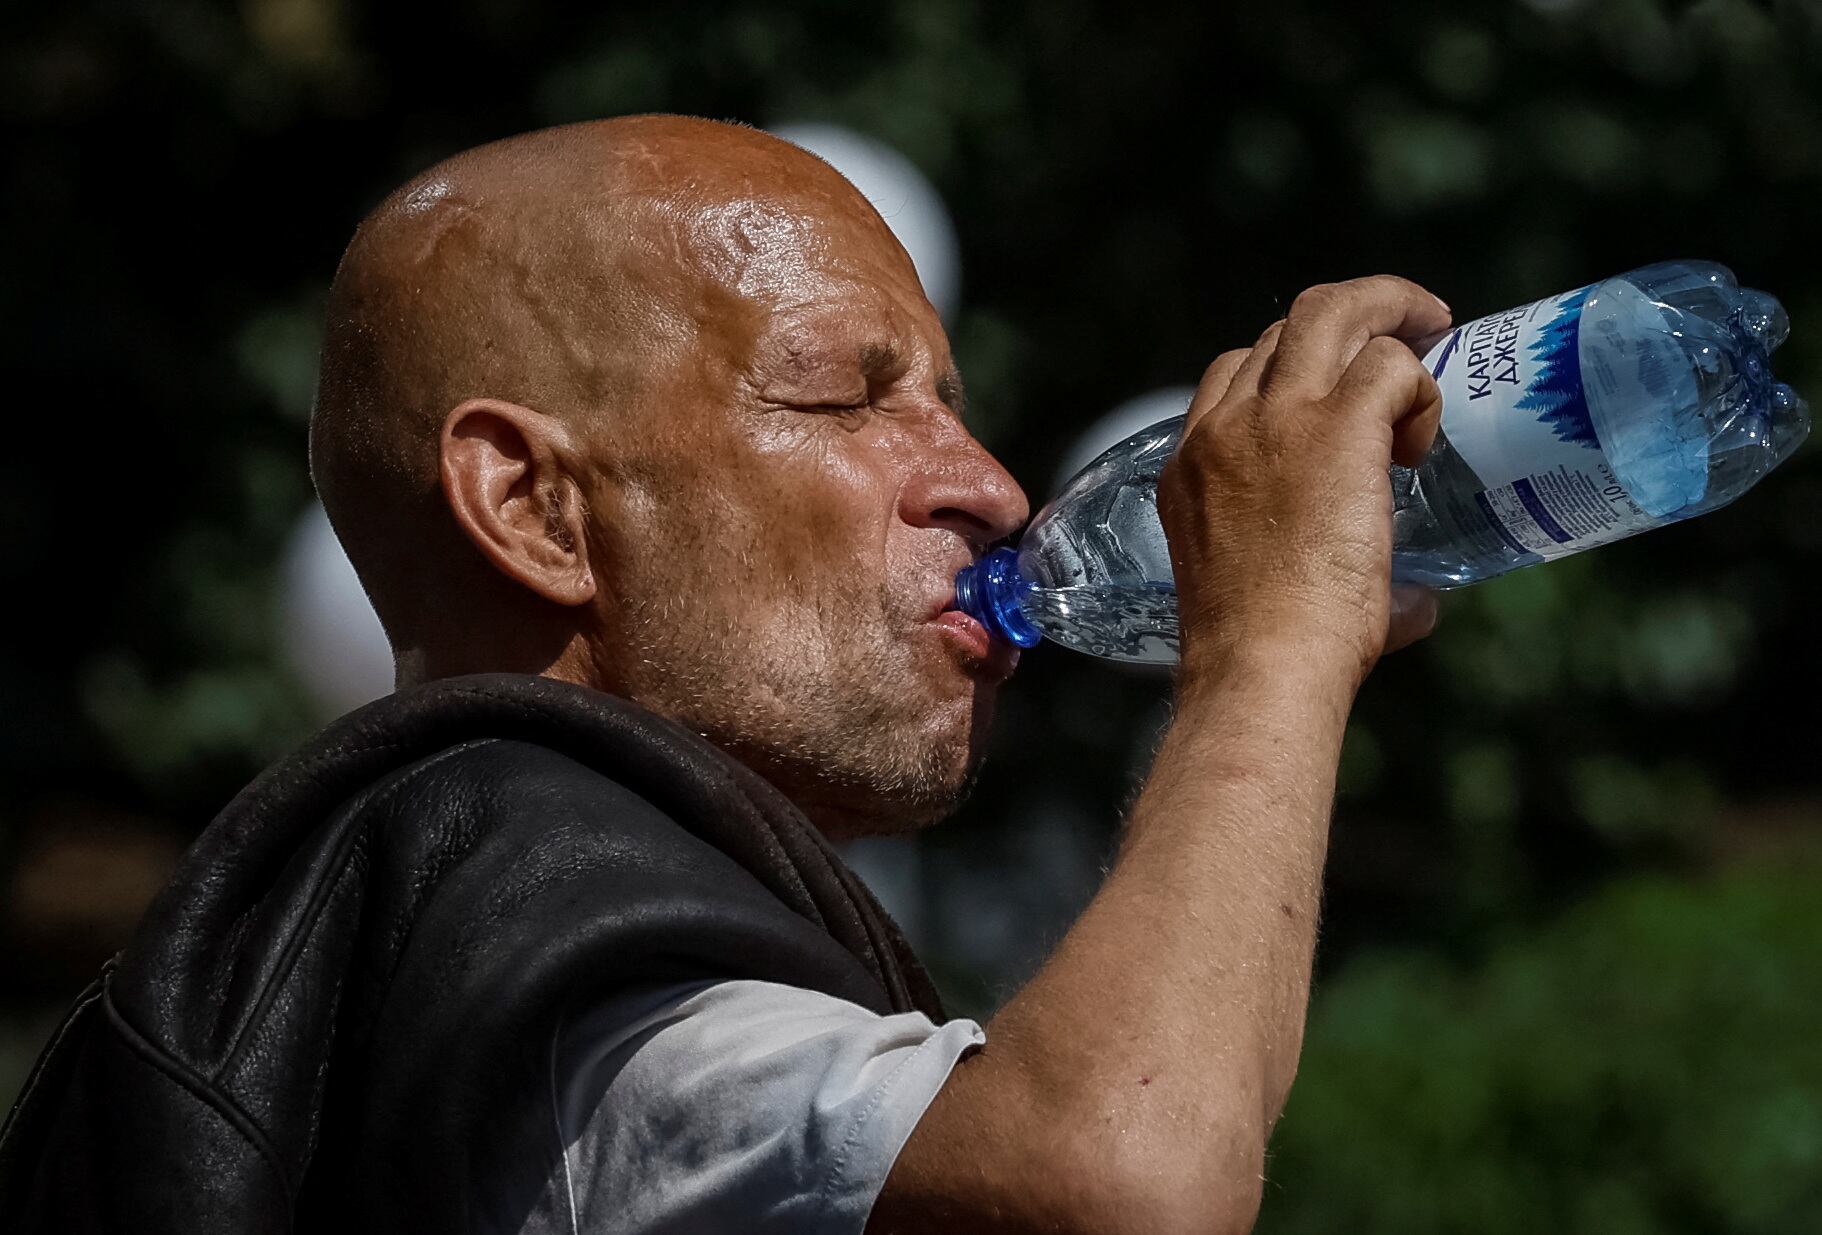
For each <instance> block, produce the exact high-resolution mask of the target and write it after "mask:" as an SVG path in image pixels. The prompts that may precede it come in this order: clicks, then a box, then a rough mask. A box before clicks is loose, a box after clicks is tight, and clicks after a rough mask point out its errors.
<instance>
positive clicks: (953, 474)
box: [899, 440, 1031, 550]
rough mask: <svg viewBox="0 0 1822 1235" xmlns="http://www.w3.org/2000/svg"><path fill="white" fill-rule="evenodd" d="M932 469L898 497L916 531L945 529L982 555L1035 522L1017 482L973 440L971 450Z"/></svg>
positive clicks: (938, 462)
mask: <svg viewBox="0 0 1822 1235" xmlns="http://www.w3.org/2000/svg"><path fill="white" fill-rule="evenodd" d="M931 463H932V464H933V466H930V467H927V468H924V469H922V470H920V471H919V472H918V473H917V474H916V475H914V476H913V477H912V478H911V479H910V481H909V482H907V483H906V485H905V487H904V489H903V490H901V491H900V494H899V517H900V518H902V519H903V520H904V521H905V522H906V523H909V524H911V525H912V526H913V527H940V528H946V529H948V530H949V531H952V532H955V533H956V534H957V535H959V536H961V537H962V538H963V539H965V540H966V541H968V542H969V543H970V544H971V545H973V546H974V547H975V548H976V549H977V550H978V549H984V548H985V547H987V546H988V545H990V544H992V543H993V542H995V541H997V540H1004V539H1005V538H1006V537H1008V536H1010V535H1012V533H1014V532H1016V531H1018V529H1019V528H1020V527H1022V526H1024V523H1025V520H1027V519H1029V518H1030V517H1031V505H1030V503H1029V502H1027V501H1026V500H1025V491H1024V490H1023V489H1021V488H1019V482H1018V481H1016V480H1014V479H1013V478H1012V476H1011V474H1010V473H1009V472H1007V471H1006V469H1005V468H1003V467H1001V466H1000V463H999V460H998V459H995V458H994V457H993V456H992V455H990V454H988V453H987V450H986V448H985V447H984V446H982V445H981V444H980V443H978V442H974V441H972V440H971V441H970V442H969V448H968V449H966V450H964V451H961V452H959V453H955V454H950V453H945V455H944V457H943V458H942V459H941V460H931Z"/></svg>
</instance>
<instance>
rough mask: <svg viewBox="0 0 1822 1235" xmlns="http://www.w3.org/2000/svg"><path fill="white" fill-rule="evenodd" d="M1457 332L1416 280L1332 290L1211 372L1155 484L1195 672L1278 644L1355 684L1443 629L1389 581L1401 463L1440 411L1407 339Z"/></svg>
mask: <svg viewBox="0 0 1822 1235" xmlns="http://www.w3.org/2000/svg"><path fill="white" fill-rule="evenodd" d="M1448 324H1449V310H1448V306H1447V305H1445V304H1443V303H1442V301H1440V300H1438V299H1437V298H1436V297H1435V296H1433V295H1431V294H1430V293H1429V292H1426V291H1425V290H1423V289H1422V288H1421V287H1419V286H1417V285H1416V284H1415V283H1412V282H1410V281H1408V280H1405V279H1400V278H1395V277H1393V276H1391V275H1379V276H1376V277H1374V278H1368V279H1354V280H1351V281H1349V282H1346V283H1330V284H1323V285H1320V286H1317V287H1312V288H1310V289H1309V290H1308V291H1306V292H1304V293H1303V294H1302V295H1300V296H1298V297H1297V299H1296V300H1295V301H1294V302H1292V304H1291V310H1290V313H1289V314H1287V315H1286V316H1285V318H1284V320H1283V321H1280V322H1277V323H1275V324H1273V325H1272V326H1271V327H1270V328H1269V329H1267V330H1266V332H1265V333H1264V334H1263V335H1261V336H1260V338H1259V341H1258V342H1257V343H1255V344H1254V345H1253V346H1252V347H1251V348H1249V349H1243V350H1240V351H1232V352H1228V353H1226V354H1225V355H1223V356H1221V357H1220V358H1219V359H1217V360H1216V361H1215V362H1214V364H1212V365H1210V366H1209V369H1208V371H1207V373H1205V374H1204V375H1203V378H1202V383H1201V386H1200V387H1199V388H1198V389H1197V391H1196V397H1195V399H1194V400H1193V401H1192V402H1191V403H1190V406H1189V415H1188V422H1187V424H1186V425H1185V428H1184V433H1183V440H1182V443H1181V444H1180V445H1179V446H1178V448H1177V453H1176V455H1175V457H1174V458H1172V459H1171V461H1170V462H1169V463H1168V464H1167V465H1166V466H1165V468H1164V472H1163V474H1162V476H1161V477H1160V478H1159V483H1158V513H1159V516H1160V518H1161V519H1162V521H1163V524H1164V531H1165V535H1166V537H1167V538H1168V539H1169V541H1170V547H1171V565H1172V567H1173V569H1174V571H1175V574H1176V583H1177V597H1178V607H1179V611H1180V613H1181V620H1182V629H1183V663H1184V669H1185V672H1186V673H1188V674H1194V673H1198V672H1200V671H1202V670H1204V669H1207V670H1213V669H1214V668H1216V667H1217V666H1219V665H1222V664H1224V663H1226V662H1227V661H1228V660H1229V659H1231V657H1232V655H1233V654H1234V653H1235V651H1236V650H1237V649H1240V648H1259V647H1265V648H1272V649H1282V650H1283V651H1284V653H1285V654H1286V655H1292V656H1298V657H1312V656H1313V657H1316V658H1317V659H1319V660H1322V661H1324V662H1325V663H1326V662H1332V663H1334V664H1336V665H1337V667H1338V668H1339V669H1340V670H1341V671H1342V672H1346V673H1351V674H1353V675H1354V676H1353V682H1354V684H1355V685H1358V684H1359V682H1360V680H1361V679H1363V678H1364V677H1365V676H1366V674H1367V673H1368V672H1369V671H1370V670H1371V669H1372V667H1373V664H1374V662H1375V661H1376V660H1377V659H1378V658H1379V656H1380V655H1381V654H1382V653H1383V652H1385V651H1390V650H1393V649H1395V648H1398V647H1401V646H1403V645H1404V644H1406V643H1410V642H1412V641H1413V640H1415V639H1418V638H1421V637H1422V636H1423V635H1425V634H1427V633H1428V632H1429V630H1430V628H1431V627H1432V626H1433V625H1434V624H1435V620H1436V599H1435V594H1434V593H1431V592H1428V591H1426V590H1423V589H1417V588H1399V589H1395V590H1396V592H1397V593H1398V594H1397V595H1396V596H1394V595H1393V592H1394V589H1392V588H1391V587H1390V586H1389V581H1390V578H1391V558H1392V494H1391V486H1390V482H1389V480H1388V478H1387V469H1388V467H1389V466H1390V465H1391V464H1392V463H1393V462H1394V461H1396V462H1398V463H1400V464H1403V465H1404V466H1407V467H1415V466H1416V465H1417V464H1418V463H1419V462H1420V461H1421V460H1422V459H1423V456H1424V454H1425V453H1426V452H1427V451H1428V450H1429V448H1430V442H1431V440H1432V439H1433V438H1434V437H1435V435H1436V426H1437V423H1438V421H1439V419H1440V416H1441V412H1442V395H1441V392H1440V391H1438V389H1437V387H1436V382H1435V379H1434V378H1432V377H1431V376H1430V374H1429V372H1428V371H1427V370H1426V369H1425V368H1424V366H1423V363H1422V361H1420V360H1419V359H1418V358H1417V356H1416V354H1415V353H1414V352H1413V351H1412V350H1411V347H1410V345H1409V343H1408V342H1406V341H1407V340H1415V339H1419V338H1422V337H1424V336H1426V335H1434V334H1435V333H1436V332H1437V331H1439V330H1442V329H1444V328H1445V327H1447V326H1448Z"/></svg>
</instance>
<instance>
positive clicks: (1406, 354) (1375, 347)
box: [1360, 334, 1423, 371]
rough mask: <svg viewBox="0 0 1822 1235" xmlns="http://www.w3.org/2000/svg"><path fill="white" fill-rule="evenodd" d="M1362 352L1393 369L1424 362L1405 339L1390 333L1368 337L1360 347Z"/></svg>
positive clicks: (1378, 363)
mask: <svg viewBox="0 0 1822 1235" xmlns="http://www.w3.org/2000/svg"><path fill="white" fill-rule="evenodd" d="M1360 354H1361V355H1362V356H1364V357H1366V358H1367V359H1369V360H1371V361H1372V362H1373V364H1374V365H1376V366H1380V367H1383V368H1386V369H1389V370H1392V371H1396V370H1398V369H1400V368H1408V367H1409V366H1410V365H1419V366H1421V365H1422V363H1423V362H1422V361H1420V360H1418V359H1417V353H1415V352H1413V351H1412V350H1411V349H1410V347H1409V345H1407V344H1406V343H1405V342H1404V340H1402V339H1399V338H1395V337H1394V336H1392V335H1389V334H1380V335H1374V336H1373V337H1372V338H1370V339H1368V340H1367V341H1366V346H1364V347H1362V348H1361V349H1360Z"/></svg>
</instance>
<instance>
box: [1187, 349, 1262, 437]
mask: <svg viewBox="0 0 1822 1235" xmlns="http://www.w3.org/2000/svg"><path fill="white" fill-rule="evenodd" d="M1246 353H1247V349H1246V348H1244V347H1237V348H1235V349H1234V350H1233V351H1231V352H1222V353H1221V354H1220V355H1219V356H1216V357H1215V363H1213V364H1211V365H1209V366H1208V368H1207V369H1205V370H1204V371H1203V373H1202V380H1201V382H1199V383H1198V384H1197V385H1196V394H1195V397H1194V398H1192V399H1191V400H1190V401H1189V410H1188V411H1187V412H1185V413H1184V420H1183V436H1184V437H1188V436H1189V435H1190V434H1191V433H1193V432H1195V428H1196V422H1197V421H1199V420H1201V419H1202V418H1203V417H1204V416H1206V415H1208V413H1209V411H1210V409H1212V408H1213V407H1214V406H1215V404H1217V403H1219V402H1221V400H1222V399H1223V398H1225V397H1226V395H1227V388H1228V387H1229V386H1231V385H1233V382H1234V374H1236V373H1238V372H1239V371H1240V366H1241V364H1242V363H1244V362H1245V360H1246Z"/></svg>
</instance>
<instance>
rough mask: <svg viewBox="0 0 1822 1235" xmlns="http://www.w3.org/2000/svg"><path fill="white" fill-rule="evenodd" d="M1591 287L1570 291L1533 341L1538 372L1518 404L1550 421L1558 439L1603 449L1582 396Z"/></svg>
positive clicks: (1586, 403) (1544, 422)
mask: <svg viewBox="0 0 1822 1235" xmlns="http://www.w3.org/2000/svg"><path fill="white" fill-rule="evenodd" d="M1592 290H1593V288H1592V287H1584V288H1582V289H1581V290H1580V291H1577V292H1571V293H1569V294H1568V295H1567V296H1564V297H1563V298H1562V300H1561V301H1560V302H1559V303H1558V304H1557V308H1556V317H1555V318H1554V319H1553V320H1552V321H1551V322H1550V324H1549V325H1548V326H1545V327H1544V328H1543V330H1542V331H1541V332H1539V334H1538V336H1537V338H1536V340H1535V341H1534V342H1533V343H1532V344H1531V348H1530V351H1531V354H1532V355H1533V356H1535V357H1536V358H1537V371H1536V373H1535V375H1534V376H1533V377H1532V379H1531V384H1530V385H1529V386H1528V387H1526V389H1525V394H1524V397H1523V398H1521V399H1520V400H1519V401H1518V403H1517V404H1516V405H1515V406H1516V407H1518V408H1519V409H1521V410H1523V411H1527V412H1536V413H1537V419H1538V421H1539V422H1540V423H1542V424H1547V425H1549V426H1550V429H1551V431H1552V432H1553V433H1555V434H1556V436H1557V440H1558V441H1563V442H1574V443H1575V444H1577V445H1580V446H1586V447H1588V448H1589V449H1591V450H1599V449H1600V445H1601V443H1600V439H1599V438H1598V437H1596V436H1595V433H1594V421H1593V420H1592V419H1590V418H1589V416H1588V401H1587V400H1586V399H1585V398H1583V397H1582V361H1581V354H1580V349H1579V346H1578V344H1579V342H1580V338H1581V329H1580V327H1581V320H1582V302H1583V301H1585V300H1587V299H1588V293H1589V292H1590V291H1592Z"/></svg>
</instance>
